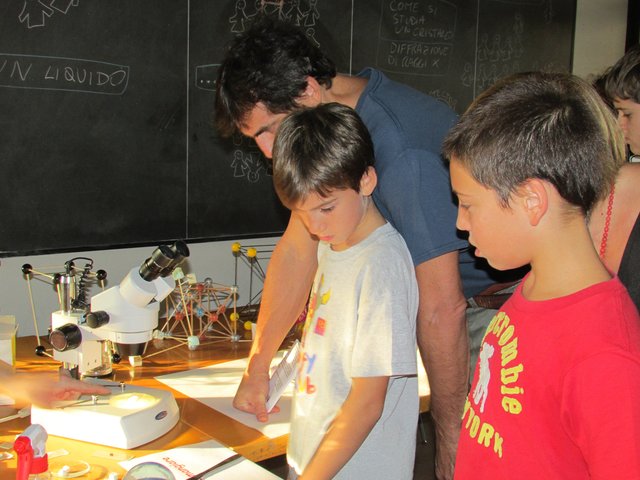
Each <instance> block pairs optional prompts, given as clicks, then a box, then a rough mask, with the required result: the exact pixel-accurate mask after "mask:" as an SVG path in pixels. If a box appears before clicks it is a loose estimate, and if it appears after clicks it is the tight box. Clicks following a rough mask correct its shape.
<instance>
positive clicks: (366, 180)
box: [360, 167, 378, 197]
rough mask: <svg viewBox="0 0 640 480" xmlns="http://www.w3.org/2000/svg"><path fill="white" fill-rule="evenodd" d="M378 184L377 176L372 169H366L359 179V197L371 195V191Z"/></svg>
mask: <svg viewBox="0 0 640 480" xmlns="http://www.w3.org/2000/svg"><path fill="white" fill-rule="evenodd" d="M377 184H378V174H377V173H376V169H375V168H373V167H367V170H366V171H365V172H364V174H363V175H362V178H361V179H360V195H364V196H365V197H368V196H369V195H371V194H372V193H373V189H374V188H376V185H377Z"/></svg>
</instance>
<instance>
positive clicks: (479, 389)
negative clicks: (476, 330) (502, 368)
mask: <svg viewBox="0 0 640 480" xmlns="http://www.w3.org/2000/svg"><path fill="white" fill-rule="evenodd" d="M494 351H495V349H494V348H493V346H492V345H489V344H488V343H483V344H482V350H480V356H479V362H480V373H479V375H478V383H477V385H476V388H475V389H474V390H473V402H474V403H475V404H476V405H480V413H482V412H484V403H485V402H486V401H487V394H488V393H489V381H490V380H491V371H490V370H489V359H490V358H491V357H493V352H494Z"/></svg>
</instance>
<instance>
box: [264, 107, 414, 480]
mask: <svg viewBox="0 0 640 480" xmlns="http://www.w3.org/2000/svg"><path fill="white" fill-rule="evenodd" d="M373 162H374V154H373V146H372V143H371V139H370V137H369V133H368V131H367V128H366V127H365V126H364V124H363V123H362V121H361V120H360V118H359V116H358V114H357V113H356V112H355V111H354V110H352V109H351V108H349V107H346V106H344V105H339V104H337V103H329V104H321V105H319V106H318V107H315V108H312V109H304V110H300V111H296V112H294V113H292V114H291V115H289V116H288V117H287V118H286V119H285V120H284V121H283V122H282V124H281V125H280V127H279V129H278V133H277V137H276V141H275V145H274V154H273V180H274V185H275V188H276V191H277V193H278V196H279V197H280V199H281V201H282V202H283V204H284V205H285V206H287V207H288V208H289V209H290V210H291V213H292V216H293V215H296V216H299V218H300V219H301V220H302V221H303V222H304V225H305V226H306V228H307V230H308V231H309V234H310V235H313V236H314V237H317V238H318V240H319V241H320V243H319V246H318V269H317V271H316V275H315V279H314V284H313V289H312V292H311V299H310V302H309V313H308V315H307V319H306V322H305V326H304V332H303V338H302V354H301V357H300V362H299V364H298V374H297V379H296V388H295V395H294V402H293V413H292V420H291V434H290V437H289V446H288V449H287V459H288V462H289V465H290V467H291V468H290V474H289V478H290V479H296V478H299V479H321V478H322V479H323V478H327V479H329V478H343V479H359V478H361V479H376V478H379V479H389V478H394V479H400V480H401V479H412V478H413V464H414V455H415V437H416V435H415V432H416V426H417V420H418V400H419V399H418V383H417V377H416V315H417V307H418V291H417V284H416V280H415V274H414V268H413V264H412V261H411V257H410V255H409V251H408V250H407V247H406V244H405V242H404V241H403V239H402V237H401V236H400V234H399V233H398V232H397V231H396V230H395V229H394V228H393V227H392V226H391V225H390V224H388V223H387V222H386V221H385V219H384V218H383V217H382V215H381V214H380V212H379V211H378V209H377V208H376V206H375V205H374V203H373V200H372V198H371V193H372V192H373V189H374V188H375V187H376V182H377V176H376V171H375V169H374V167H373Z"/></svg>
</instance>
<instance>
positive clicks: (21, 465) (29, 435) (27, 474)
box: [13, 424, 51, 480]
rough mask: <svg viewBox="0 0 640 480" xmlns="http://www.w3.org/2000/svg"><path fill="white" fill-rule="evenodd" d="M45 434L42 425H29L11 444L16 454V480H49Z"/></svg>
mask: <svg viewBox="0 0 640 480" xmlns="http://www.w3.org/2000/svg"><path fill="white" fill-rule="evenodd" d="M47 437H48V435H47V432H46V430H45V429H44V428H42V425H38V424H35V425H30V426H29V427H27V429H26V430H25V431H24V432H22V433H21V434H20V435H19V436H18V438H16V441H15V442H14V444H13V449H14V450H15V452H16V453H17V454H18V471H17V472H16V480H36V479H37V480H41V479H49V478H51V476H50V475H49V473H48V470H49V459H48V457H47V454H46V453H45V452H46V449H45V447H46V443H47Z"/></svg>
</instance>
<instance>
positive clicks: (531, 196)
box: [518, 178, 549, 226]
mask: <svg viewBox="0 0 640 480" xmlns="http://www.w3.org/2000/svg"><path fill="white" fill-rule="evenodd" d="M518 194H519V197H520V202H521V203H522V207H523V210H524V212H525V215H526V216H527V217H528V218H529V224H530V225H532V226H536V225H538V223H540V220H541V219H542V217H543V216H544V215H545V213H547V209H548V208H549V192H547V185H546V184H545V182H543V181H542V180H540V179H538V178H530V179H529V180H527V181H526V182H525V183H524V184H523V185H522V186H521V187H520V188H519V189H518Z"/></svg>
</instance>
